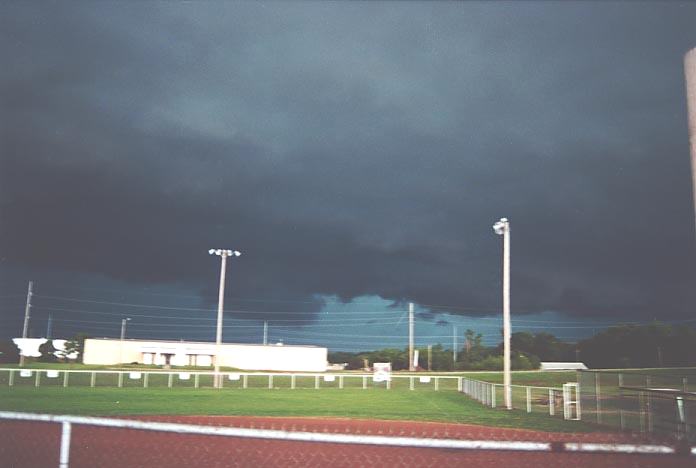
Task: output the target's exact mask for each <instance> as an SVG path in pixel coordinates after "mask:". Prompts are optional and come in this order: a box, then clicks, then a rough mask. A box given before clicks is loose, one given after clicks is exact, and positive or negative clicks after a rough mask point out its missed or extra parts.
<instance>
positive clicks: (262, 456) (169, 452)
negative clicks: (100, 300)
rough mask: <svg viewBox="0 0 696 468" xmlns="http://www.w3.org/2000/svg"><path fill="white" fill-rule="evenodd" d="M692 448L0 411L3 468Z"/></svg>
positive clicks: (386, 424) (471, 432)
mask: <svg viewBox="0 0 696 468" xmlns="http://www.w3.org/2000/svg"><path fill="white" fill-rule="evenodd" d="M695 460H696V448H695V447H688V448H687V449H681V450H680V449H679V448H677V447H673V446H671V445H668V444H654V443H646V442H645V441H640V440H635V439H630V438H626V437H623V438H622V436H621V435H618V436H616V435H610V434H559V433H552V432H545V431H529V430H520V429H504V428H496V427H481V426H470V425H466V424H444V423H430V422H428V423H417V422H412V421H369V420H353V421H351V420H345V419H343V420H322V419H320V418H254V417H237V418H224V417H223V418H221V417H204V416H194V417H181V416H179V417H176V416H161V417H159V418H157V417H143V418H133V417H128V418H125V417H124V418H101V417H86V416H68V415H49V414H33V413H19V412H6V411H0V465H2V466H3V467H10V468H19V467H30V466H31V467H55V466H58V467H59V468H82V467H89V468H93V467H100V468H112V467H113V468H116V467H118V468H122V467H135V466H147V467H149V468H165V467H166V468H175V467H176V468H178V467H190V466H206V467H233V466H241V467H244V466H256V467H271V466H272V467H287V466H303V467H304V466H332V467H353V466H375V467H384V466H403V467H422V466H467V465H470V466H491V467H497V466H511V467H530V468H532V467H534V468H536V467H539V466H563V465H566V464H572V465H573V466H575V467H578V468H579V467H587V468H590V467H591V468H597V467H615V466H658V465H659V466H660V467H661V468H672V467H675V468H676V467H682V466H688V465H690V464H691V463H693V462H694V461H695Z"/></svg>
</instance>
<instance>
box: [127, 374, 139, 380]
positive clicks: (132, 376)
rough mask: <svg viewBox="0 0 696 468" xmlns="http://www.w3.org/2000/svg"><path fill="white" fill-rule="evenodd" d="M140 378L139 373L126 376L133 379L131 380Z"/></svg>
mask: <svg viewBox="0 0 696 468" xmlns="http://www.w3.org/2000/svg"><path fill="white" fill-rule="evenodd" d="M140 376H141V373H140V372H131V373H130V374H128V378H130V379H133V380H137V379H139V378H140Z"/></svg>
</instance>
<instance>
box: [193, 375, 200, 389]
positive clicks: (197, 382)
mask: <svg viewBox="0 0 696 468" xmlns="http://www.w3.org/2000/svg"><path fill="white" fill-rule="evenodd" d="M199 377H200V375H199V374H194V376H193V386H194V387H195V388H198V384H199Z"/></svg>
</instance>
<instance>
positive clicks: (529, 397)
mask: <svg viewBox="0 0 696 468" xmlns="http://www.w3.org/2000/svg"><path fill="white" fill-rule="evenodd" d="M531 412H532V387H527V413H531Z"/></svg>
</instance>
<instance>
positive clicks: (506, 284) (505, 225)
mask: <svg viewBox="0 0 696 468" xmlns="http://www.w3.org/2000/svg"><path fill="white" fill-rule="evenodd" d="M493 230H494V231H495V233H496V234H498V235H501V236H503V391H504V394H505V407H506V408H507V409H512V392H511V390H512V387H511V386H510V384H511V376H510V222H509V221H508V219H507V218H500V221H498V222H496V223H495V224H494V225H493Z"/></svg>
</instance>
